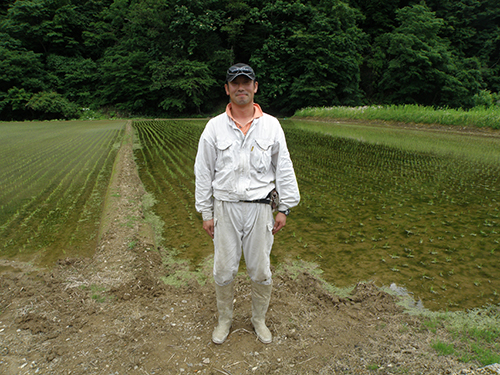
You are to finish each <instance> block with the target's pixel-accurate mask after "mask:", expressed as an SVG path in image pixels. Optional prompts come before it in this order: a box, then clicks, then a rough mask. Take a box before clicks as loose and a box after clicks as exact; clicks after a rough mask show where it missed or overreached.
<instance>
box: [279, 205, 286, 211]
mask: <svg viewBox="0 0 500 375" xmlns="http://www.w3.org/2000/svg"><path fill="white" fill-rule="evenodd" d="M287 208H288V207H287V206H285V205H284V204H280V205H279V206H278V211H286V209H287Z"/></svg>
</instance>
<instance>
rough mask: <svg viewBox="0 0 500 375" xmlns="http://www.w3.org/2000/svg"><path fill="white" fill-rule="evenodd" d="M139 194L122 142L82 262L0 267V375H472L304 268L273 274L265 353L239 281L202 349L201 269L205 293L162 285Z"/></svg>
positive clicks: (417, 327)
mask: <svg viewBox="0 0 500 375" xmlns="http://www.w3.org/2000/svg"><path fill="white" fill-rule="evenodd" d="M128 130H129V133H128V134H130V127H129V129H128ZM144 193H145V192H144V189H143V187H142V185H141V182H140V180H139V178H138V176H137V169H136V166H135V163H134V161H133V154H132V145H131V142H124V145H123V147H122V149H121V151H120V153H119V157H118V159H117V162H116V164H115V172H114V178H113V181H112V185H111V187H110V192H109V194H108V201H107V205H106V210H105V220H103V223H104V224H103V230H102V234H101V240H100V243H99V245H98V247H97V249H96V254H95V256H94V257H93V258H92V259H64V260H61V261H60V262H59V263H58V264H57V265H56V266H55V267H54V268H53V269H51V270H38V269H36V268H35V267H33V266H32V265H29V264H23V263H16V262H10V261H5V260H4V261H0V268H1V269H2V270H4V271H3V272H2V273H0V279H1V288H0V374H5V375H10V374H106V375H111V374H113V375H114V374H231V375H235V374H287V375H288V374H375V373H376V374H455V373H465V371H464V372H462V371H463V370H465V369H472V368H475V367H477V366H476V365H475V364H464V363H461V362H459V361H458V360H457V359H456V358H454V357H448V356H438V355H437V354H436V353H435V351H434V350H433V349H432V348H431V347H430V344H431V342H432V340H435V339H437V338H441V339H442V340H445V339H449V337H448V336H447V333H446V332H444V331H443V332H441V331H439V330H438V331H437V332H436V333H432V332H430V331H428V330H427V329H426V328H425V326H424V325H423V324H422V321H421V319H420V318H418V317H416V316H414V315H410V314H408V313H406V312H404V311H403V309H402V308H401V307H399V306H398V305H396V302H397V299H396V297H394V296H392V295H390V294H388V293H386V292H384V291H381V290H380V289H378V288H377V287H376V286H374V285H373V284H370V283H364V284H359V285H357V286H356V287H355V288H354V290H353V292H352V293H351V295H350V296H348V297H340V296H337V295H335V294H332V293H328V292H327V291H326V290H325V289H324V288H323V287H322V282H321V281H320V280H318V279H317V278H315V277H314V276H313V275H312V274H311V273H310V272H308V271H306V270H305V269H304V270H300V269H299V270H298V271H297V268H295V270H294V272H293V273H292V272H291V271H290V272H287V271H286V270H287V268H286V267H285V268H284V270H281V271H280V272H275V274H274V289H273V295H272V300H271V304H270V308H269V312H268V315H267V321H268V325H269V327H270V329H271V331H272V333H273V336H274V340H273V342H272V343H271V344H268V345H265V344H262V343H260V342H259V341H258V340H257V338H256V335H255V333H254V332H253V328H252V324H251V322H250V314H251V313H250V304H251V301H250V288H249V285H250V284H249V280H248V278H247V277H246V275H244V274H241V275H240V276H239V277H238V279H237V286H236V297H235V300H236V302H235V319H234V323H233V327H232V331H231V334H230V336H229V338H228V340H227V341H226V342H225V343H224V344H222V345H215V344H213V343H212V342H211V334H212V330H213V328H214V326H215V324H216V321H217V312H216V303H215V291H214V287H213V281H212V280H211V276H210V269H209V268H210V267H206V268H207V269H206V270H204V271H203V272H205V275H206V279H207V282H206V283H204V284H200V283H198V282H197V281H196V280H195V279H194V278H193V279H192V280H191V281H190V282H189V283H188V285H186V286H181V287H174V286H169V285H166V284H165V283H164V282H163V281H161V279H160V278H161V277H163V276H168V275H169V274H172V273H173V272H175V271H176V267H177V265H176V264H175V263H171V264H169V263H168V262H167V263H166V262H165V261H164V259H165V254H163V251H164V250H163V249H162V248H157V247H155V245H154V241H153V240H152V236H151V232H150V231H149V229H148V227H147V225H146V224H144V221H142V220H130V218H131V217H136V218H141V217H142V216H143V212H142V208H141V205H140V204H139V203H138V202H140V201H141V198H142V196H143V195H144ZM207 263H208V264H209V262H207ZM277 271H278V270H277Z"/></svg>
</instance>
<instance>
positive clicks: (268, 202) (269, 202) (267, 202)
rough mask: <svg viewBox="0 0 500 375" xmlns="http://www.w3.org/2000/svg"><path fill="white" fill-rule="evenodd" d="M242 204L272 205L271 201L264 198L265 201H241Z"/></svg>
mask: <svg viewBox="0 0 500 375" xmlns="http://www.w3.org/2000/svg"><path fill="white" fill-rule="evenodd" d="M240 202H245V203H264V204H271V200H270V199H267V198H264V199H256V200H253V201H240Z"/></svg>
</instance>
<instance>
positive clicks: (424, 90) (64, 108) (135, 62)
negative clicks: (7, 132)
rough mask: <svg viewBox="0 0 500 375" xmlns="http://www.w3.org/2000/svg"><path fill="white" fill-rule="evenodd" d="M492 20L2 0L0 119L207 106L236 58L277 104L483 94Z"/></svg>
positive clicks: (474, 0) (182, 111)
mask: <svg viewBox="0 0 500 375" xmlns="http://www.w3.org/2000/svg"><path fill="white" fill-rule="evenodd" d="M499 25H500V4H498V2H497V1H495V0H482V1H479V0H461V1H452V0H439V1H438V0H428V1H427V3H424V2H420V1H410V0H376V1H373V0H351V1H350V2H349V1H341V0H288V1H285V0H272V1H265V0H78V1H77V0H17V1H14V0H10V1H5V2H3V3H2V5H0V119H2V120H10V119H30V118H54V117H65V118H71V117H74V116H78V111H77V110H76V108H83V107H86V108H89V107H90V108H93V109H112V110H113V111H118V112H120V113H123V114H134V115H154V116H160V115H163V116H172V115H193V114H209V113H214V112H215V111H218V110H220V109H221V108H222V106H223V105H224V103H225V102H226V101H227V99H226V96H225V93H224V90H223V88H222V85H223V83H224V77H225V70H226V69H227V67H228V66H229V65H230V64H232V63H234V62H241V61H243V62H249V63H251V64H252V65H253V66H254V68H255V70H256V72H257V75H258V80H259V83H260V90H259V93H258V96H257V100H258V101H259V102H260V103H262V104H263V105H264V106H265V108H266V110H267V111H271V112H274V113H281V114H290V113H293V111H295V110H296V109H298V108H301V107H305V106H329V105H359V104H370V103H418V104H426V105H435V106H454V107H458V106H461V107H469V106H473V105H474V104H485V103H490V104H491V103H493V101H492V99H491V98H494V97H495V95H496V94H495V93H497V92H498V91H499V88H500V87H499V86H500V78H499V73H500V71H499V70H500V30H499V27H500V26H499ZM491 93H493V94H491ZM478 98H479V99H478ZM51 103H52V104H51Z"/></svg>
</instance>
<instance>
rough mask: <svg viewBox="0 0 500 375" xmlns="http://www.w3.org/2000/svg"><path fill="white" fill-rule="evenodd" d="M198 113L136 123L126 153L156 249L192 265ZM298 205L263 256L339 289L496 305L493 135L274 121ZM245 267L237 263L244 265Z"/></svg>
mask: <svg viewBox="0 0 500 375" xmlns="http://www.w3.org/2000/svg"><path fill="white" fill-rule="evenodd" d="M205 123H206V121H205V120H168V121H138V122H136V123H135V124H134V126H135V130H136V140H137V144H136V150H135V156H136V158H137V160H136V161H137V163H138V166H139V173H140V176H141V179H142V181H143V183H144V184H145V186H146V189H147V190H148V191H149V192H151V193H152V194H153V195H154V196H155V198H156V199H157V204H156V205H155V206H154V210H155V211H156V212H157V213H158V214H159V215H160V216H161V218H162V219H163V220H164V222H165V226H164V232H163V237H164V244H165V246H166V247H167V248H169V249H170V251H171V252H172V253H175V254H178V256H179V257H181V258H184V259H188V260H189V261H190V262H191V263H192V265H193V268H196V267H197V266H198V265H199V264H200V263H201V262H202V260H203V259H204V258H205V257H207V256H208V255H210V254H211V253H212V251H213V247H212V244H211V243H210V239H209V237H208V236H207V235H206V234H205V233H204V232H203V231H202V222H201V218H200V216H199V214H197V213H196V212H195V209H194V175H193V164H194V158H195V155H196V149H197V143H198V138H199V136H200V134H201V132H202V130H203V127H204V125H205ZM282 125H283V128H284V129H285V133H286V136H287V141H288V146H289V149H290V153H291V156H292V160H293V162H294V166H295V169H296V174H297V177H298V181H299V187H300V190H301V196H302V200H301V203H300V205H299V206H298V207H296V208H295V209H293V210H292V214H291V215H290V217H289V220H288V221H287V226H286V228H285V229H284V230H283V231H282V232H280V233H279V234H278V235H277V236H276V237H275V245H274V248H273V252H272V261H273V264H274V265H275V266H279V264H280V262H283V261H285V260H286V261H294V260H298V259H301V260H305V261H308V262H314V263H317V264H318V266H319V268H320V269H321V270H322V271H323V277H324V278H325V279H326V280H327V281H329V282H330V283H332V284H334V285H335V286H337V287H347V286H350V285H353V284H355V283H356V282H358V281H366V280H374V281H375V282H376V283H377V284H378V285H386V286H389V285H390V284H392V283H395V284H396V285H398V286H400V287H404V288H406V289H407V290H408V291H409V292H410V293H412V294H413V296H414V298H415V300H417V301H418V300H422V302H423V304H424V306H425V307H427V308H431V309H435V310H439V309H443V310H445V309H448V310H455V309H463V308H472V307H480V306H484V305H488V304H497V303H499V302H500V297H499V294H498V293H500V277H499V276H500V275H499V272H500V271H499V270H500V261H499V252H500V217H499V215H500V212H499V208H500V206H499V201H500V181H499V178H500V137H499V134H497V133H494V132H493V133H487V134H483V133H481V134H475V133H472V134H470V133H463V132H450V131H437V130H436V131H428V130H419V129H415V128H403V127H396V126H395V127H391V126H383V125H371V124H363V123H359V122H357V123H350V124H349V123H338V122H337V123H333V122H314V121H302V120H283V121H282ZM242 265H243V264H242Z"/></svg>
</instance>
